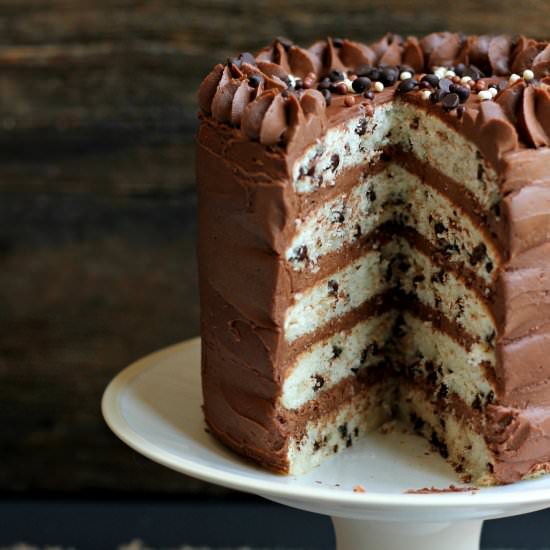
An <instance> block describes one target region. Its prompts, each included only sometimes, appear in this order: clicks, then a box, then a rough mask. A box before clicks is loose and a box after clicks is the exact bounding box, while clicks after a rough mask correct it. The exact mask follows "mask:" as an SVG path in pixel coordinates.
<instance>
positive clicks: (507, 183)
mask: <svg viewBox="0 0 550 550" xmlns="http://www.w3.org/2000/svg"><path fill="white" fill-rule="evenodd" d="M549 48H550V46H549V44H548V43H547V42H541V41H536V40H533V39H528V38H525V37H519V38H518V39H516V40H513V39H511V38H509V37H506V36H494V37H492V36H479V37H472V36H470V37H465V36H461V35H458V34H455V33H449V32H444V33H433V34H431V35H428V36H426V37H424V38H421V39H417V38H415V37H408V38H407V39H406V40H403V39H402V38H401V37H399V36H398V35H393V34H388V35H386V36H384V37H382V38H381V39H380V40H379V41H377V42H376V43H373V44H369V45H366V44H360V43H357V42H352V41H348V40H336V39H330V38H329V39H327V40H323V41H319V42H317V43H315V44H314V45H312V46H311V47H310V48H307V49H303V48H300V47H298V46H296V45H293V44H290V43H288V42H286V41H281V40H277V41H274V42H273V44H272V45H271V46H269V47H268V48H265V49H263V50H261V51H260V52H259V53H258V55H257V56H256V57H255V59H251V58H250V56H249V55H244V54H243V55H242V56H241V57H240V58H237V59H236V60H232V61H230V62H228V63H226V64H225V65H216V66H215V67H214V69H213V70H212V71H211V72H210V74H209V75H207V77H206V78H205V79H204V81H203V82H202V84H201V86H200V88H199V93H198V103H199V107H200V117H201V126H200V130H199V135H198V148H197V177H198V183H199V185H198V194H199V271H200V288H201V334H202V346H203V355H202V365H203V387H204V394H205V396H206V397H207V399H205V415H206V418H207V421H208V423H209V425H210V427H211V428H212V430H213V431H214V432H215V433H216V434H217V435H218V437H220V438H221V439H223V440H224V441H225V442H226V443H227V444H228V445H230V446H232V447H233V448H235V449H237V450H238V451H239V452H241V453H244V454H246V455H248V456H252V457H253V458H255V460H257V461H259V462H261V463H263V464H264V465H266V466H268V467H270V468H272V469H277V470H281V471H285V469H286V468H287V467H288V464H287V463H286V452H287V449H286V442H287V440H288V436H289V433H290V432H289V430H298V431H297V432H296V433H298V432H299V430H300V429H301V428H300V425H299V421H298V420H296V419H294V420H293V423H292V427H289V424H287V423H286V422H287V420H288V419H286V417H285V412H284V411H282V410H280V409H279V408H278V405H277V403H278V395H279V392H280V385H281V380H282V377H283V374H284V369H285V368H286V367H287V365H288V361H289V357H290V355H289V354H290V351H289V349H288V346H287V345H286V344H285V341H284V337H283V330H282V319H283V317H284V311H285V309H286V307H287V306H288V300H289V296H291V295H292V293H293V292H294V291H295V289H296V288H298V286H299V284H298V282H297V280H296V275H295V274H294V273H293V272H292V270H291V269H290V268H289V267H288V265H287V263H286V262H285V261H284V257H285V249H286V246H287V245H288V242H289V240H290V239H291V237H292V235H293V234H294V231H295V226H294V220H295V219H297V218H299V217H300V216H301V215H302V214H303V209H305V208H306V207H307V206H306V205H305V204H302V202H301V201H299V200H298V198H297V197H296V195H295V193H294V192H293V189H292V186H291V185H290V184H289V180H290V178H291V171H292V166H293V163H294V161H295V160H296V158H297V157H298V156H299V155H300V154H301V153H302V152H303V151H304V150H305V149H306V148H307V147H309V146H311V145H312V144H313V143H315V141H316V140H317V139H318V138H319V137H321V136H322V135H323V134H324V133H325V131H326V129H327V128H330V127H332V126H335V125H337V124H340V123H342V122H344V121H348V120H351V119H357V120H360V119H361V118H364V117H366V116H369V113H372V109H373V108H377V107H378V106H379V105H380V104H382V103H384V102H387V101H392V100H395V101H407V102H410V103H412V104H414V105H417V106H418V108H419V109H426V110H428V111H429V112H430V113H431V114H433V115H435V116H438V117H440V118H441V119H442V120H443V121H444V122H445V123H446V124H448V125H449V127H450V128H452V129H454V130H455V131H457V132H459V133H461V134H462V135H464V136H465V137H466V138H467V139H470V140H471V141H473V142H474V143H475V144H476V145H477V146H478V147H479V149H480V151H481V152H482V154H483V157H484V159H485V160H486V161H487V162H488V163H490V164H491V165H492V166H493V167H494V168H495V170H496V171H497V173H498V176H499V185H500V195H501V201H500V204H499V205H498V206H499V209H498V211H495V212H491V213H490V214H487V213H481V208H480V206H479V205H478V204H476V203H475V201H473V199H472V198H471V197H470V198H468V197H466V196H465V197H464V199H463V200H464V201H465V202H466V201H471V202H472V204H471V205H470V206H468V208H467V209H466V211H467V212H469V214H468V215H471V216H473V217H475V216H477V215H478V214H476V213H478V212H479V219H481V218H482V216H483V215H485V216H487V215H490V216H491V220H490V222H489V223H488V224H487V225H488V226H495V225H497V226H498V227H497V229H496V232H495V234H498V239H497V240H498V246H499V247H500V248H499V249H500V254H501V257H502V261H501V264H500V265H499V266H498V273H497V275H495V283H494V285H493V287H494V288H493V289H492V296H493V297H492V298H491V300H493V303H492V305H491V307H492V308H494V316H495V319H497V321H498V332H497V335H496V339H495V346H496V351H497V357H498V365H497V370H496V383H497V387H496V393H497V396H496V397H497V398H496V402H495V403H493V404H492V405H490V406H488V407H487V409H486V414H485V416H486V425H485V427H484V435H485V437H486V440H487V442H488V444H489V445H490V448H491V450H492V452H493V455H494V456H493V458H494V461H493V467H494V475H495V479H496V480H497V481H499V482H510V481H514V480H516V479H519V478H521V477H522V476H525V475H528V474H530V473H533V472H534V471H536V470H537V469H544V468H545V464H546V463H550V388H549V386H548V380H549V379H550V362H549V361H548V359H547V358H548V357H549V356H550V298H549V296H550V260H549V258H550V171H549V170H548V166H550V95H549V86H548V75H549V71H550V49H549ZM456 63H465V64H472V65H475V66H476V67H478V68H479V69H480V70H481V71H483V72H484V73H485V74H486V77H487V78H485V79H484V82H486V83H487V84H491V83H495V84H504V85H502V86H500V88H501V90H500V92H499V93H498V94H497V95H496V97H495V98H494V100H493V101H483V102H482V101H479V100H478V98H477V97H476V96H475V94H472V96H471V97H470V98H469V99H468V100H467V101H466V102H465V104H464V112H463V115H462V117H460V118H459V117H458V116H457V114H456V112H455V111H453V112H446V111H445V110H444V109H442V108H441V105H426V102H425V101H424V102H423V101H422V100H421V98H420V93H419V92H412V93H410V94H404V95H400V96H399V98H395V99H394V95H395V89H396V86H390V87H388V88H387V89H386V90H384V92H382V93H380V94H376V96H375V98H374V100H367V99H364V98H363V97H362V96H360V95H358V94H350V96H351V97H352V98H353V99H354V101H353V103H352V102H349V101H347V102H346V101H345V100H346V98H347V97H348V96H346V97H344V96H336V95H333V98H332V103H331V104H330V105H327V104H326V101H325V99H324V97H323V95H322V94H321V92H319V91H317V90H315V89H301V90H295V89H293V88H292V87H291V86H289V80H291V77H292V78H296V77H297V78H300V79H308V78H312V79H313V82H314V83H315V82H318V81H319V80H320V79H321V78H323V77H324V76H326V75H328V73H329V72H330V71H332V70H338V71H348V70H357V69H358V67H360V66H362V65H375V66H376V65H397V64H403V65H408V66H410V67H411V68H412V69H414V70H415V71H417V72H418V73H422V72H423V71H426V70H428V69H429V68H431V67H433V66H440V65H447V66H452V65H455V64H456ZM527 69H529V70H532V71H533V73H534V75H535V78H534V79H533V80H530V81H524V80H523V79H522V80H519V81H517V82H516V83H514V84H511V85H508V75H509V74H510V73H517V74H519V75H521V74H522V73H523V71H525V70H527ZM252 77H254V78H252ZM348 104H349V105H348ZM405 160H406V159H405ZM432 172H434V170H433V169H432V171H431V172H430V174H432ZM349 177H351V175H350V176H349ZM430 177H433V178H435V179H438V176H437V174H435V173H433V174H432V175H430ZM439 179H441V180H442V181H443V180H444V178H443V176H442V175H441V176H439ZM336 191H337V190H336ZM336 191H335V190H332V189H327V190H319V192H318V193H316V194H315V200H317V201H322V200H324V197H326V196H329V194H330V193H335V192H336ZM450 200H454V201H456V200H457V199H456V198H455V197H450ZM306 202H307V201H306ZM309 207H311V205H310V206H309ZM475 219H477V218H475ZM476 223H479V224H481V223H482V222H481V221H479V222H476ZM251 274H253V276H251ZM372 307H378V306H376V305H372ZM449 330H451V329H449ZM342 398H343V397H342ZM335 399H336V397H335Z"/></svg>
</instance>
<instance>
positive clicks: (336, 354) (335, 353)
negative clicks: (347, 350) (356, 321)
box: [332, 346, 344, 359]
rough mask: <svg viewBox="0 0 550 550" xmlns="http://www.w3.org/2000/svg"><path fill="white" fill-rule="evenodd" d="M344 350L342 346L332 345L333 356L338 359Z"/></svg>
mask: <svg viewBox="0 0 550 550" xmlns="http://www.w3.org/2000/svg"><path fill="white" fill-rule="evenodd" d="M343 351H344V350H343V349H342V348H341V347H340V346H332V357H333V358H334V359H338V357H340V355H342V352H343Z"/></svg>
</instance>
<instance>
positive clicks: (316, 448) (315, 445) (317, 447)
mask: <svg viewBox="0 0 550 550" xmlns="http://www.w3.org/2000/svg"><path fill="white" fill-rule="evenodd" d="M320 448H321V444H320V443H319V442H318V441H314V443H313V452H316V451H318V450H319V449H320Z"/></svg>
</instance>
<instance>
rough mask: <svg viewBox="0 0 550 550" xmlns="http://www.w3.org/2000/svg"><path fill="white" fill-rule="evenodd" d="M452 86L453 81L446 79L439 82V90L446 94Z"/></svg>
mask: <svg viewBox="0 0 550 550" xmlns="http://www.w3.org/2000/svg"><path fill="white" fill-rule="evenodd" d="M452 85H453V81H452V80H450V79H448V78H442V79H441V80H440V81H439V89H440V90H443V91H444V92H447V93H448V92H449V91H450V87H451V86H452Z"/></svg>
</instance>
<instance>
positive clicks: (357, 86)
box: [351, 76, 372, 94]
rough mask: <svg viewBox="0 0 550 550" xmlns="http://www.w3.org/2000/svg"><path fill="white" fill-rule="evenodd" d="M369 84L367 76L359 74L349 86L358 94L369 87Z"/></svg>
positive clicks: (370, 83) (369, 80)
mask: <svg viewBox="0 0 550 550" xmlns="http://www.w3.org/2000/svg"><path fill="white" fill-rule="evenodd" d="M371 85H372V82H371V79H370V78H368V77H367V76H360V77H359V78H356V79H355V80H354V81H353V82H352V83H351V87H352V88H353V90H354V91H356V92H357V93H358V94H360V93H362V92H364V91H366V90H368V89H370V87H371Z"/></svg>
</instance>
